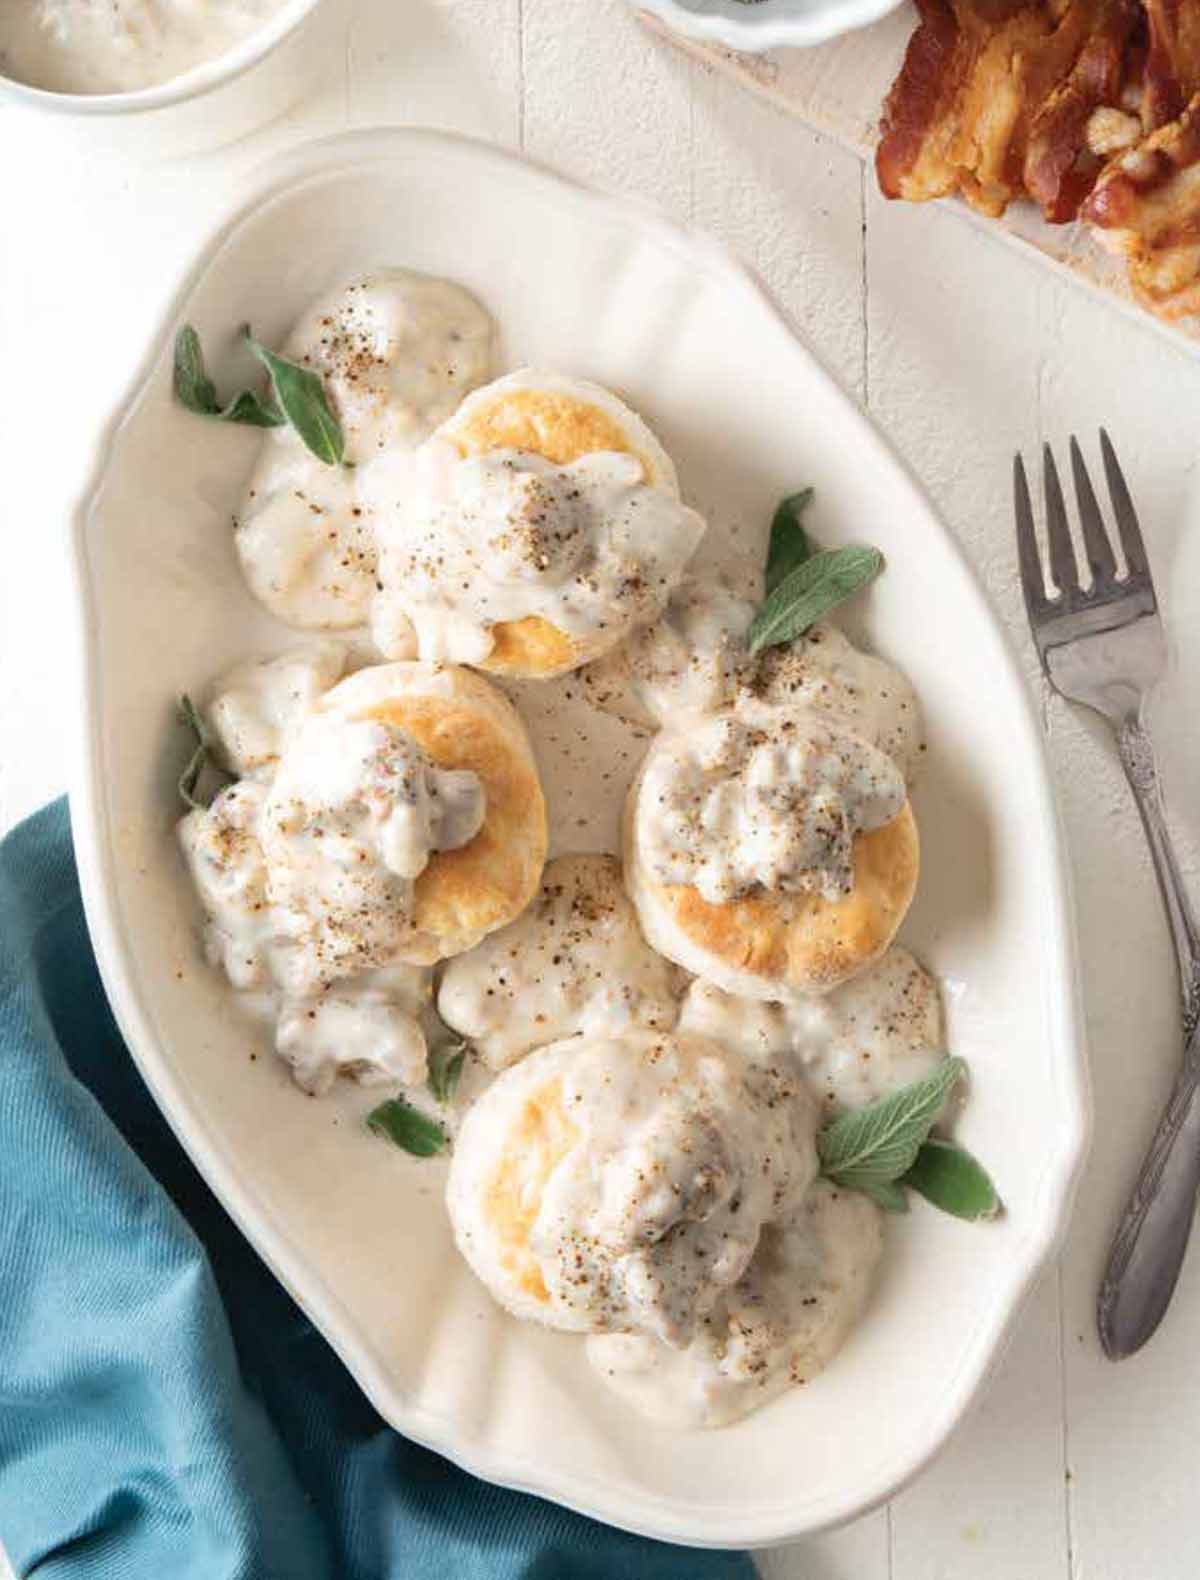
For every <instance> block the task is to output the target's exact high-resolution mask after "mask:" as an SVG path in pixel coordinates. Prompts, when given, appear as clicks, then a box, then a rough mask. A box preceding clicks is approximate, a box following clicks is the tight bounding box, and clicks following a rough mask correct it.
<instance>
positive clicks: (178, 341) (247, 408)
mask: <svg viewBox="0 0 1200 1580" xmlns="http://www.w3.org/2000/svg"><path fill="white" fill-rule="evenodd" d="M242 335H243V337H244V339H245V341H246V345H247V346H248V347H249V349H250V351H251V352H252V353H253V355H254V356H255V357H256V358H257V359H258V361H259V362H261V363H262V365H263V366H264V367H265V368H266V370H267V373H268V375H269V377H270V380H271V396H270V398H269V399H266V400H264V399H263V398H262V397H261V396H259V395H256V394H255V393H254V392H253V390H240V391H239V392H238V393H237V394H236V395H234V396H233V398H232V399H231V400H229V401H226V402H225V403H224V404H222V403H221V401H220V400H219V399H218V396H217V389H216V385H215V384H214V383H213V381H212V379H211V378H210V377H209V376H208V370H207V368H206V367H205V363H204V352H203V350H202V349H201V345H200V337H199V335H198V334H197V333H196V331H195V329H193V327H192V326H191V324H184V325H183V327H182V328H181V329H180V330H179V333H178V334H177V335H176V336H175V362H174V387H175V398H176V400H178V401H179V403H180V405H182V406H185V407H186V408H187V409H188V411H193V412H196V413H198V414H199V415H200V416H202V417H215V418H216V419H217V420H218V421H220V422H236V423H248V424H250V425H251V426H253V427H256V428H279V427H282V426H283V424H284V423H290V424H291V426H292V427H293V428H294V429H295V431H296V433H297V434H298V435H299V436H300V438H301V439H302V440H303V442H304V444H305V445H306V446H307V447H308V449H309V450H310V451H311V452H312V453H313V455H315V456H316V457H317V459H318V460H319V461H324V462H325V464H326V465H327V466H338V465H341V464H342V462H343V461H344V459H345V453H346V440H345V435H344V434H343V433H342V428H341V424H340V423H339V422H338V420H337V417H336V416H335V415H334V412H333V409H332V408H331V406H330V404H329V399H328V397H327V396H326V394H325V386H324V384H323V383H322V382H321V379H320V377H319V376H318V375H317V374H316V373H314V372H313V371H312V369H311V368H306V367H302V366H301V365H300V363H298V362H291V361H289V360H288V358H287V357H281V356H279V355H278V354H277V353H276V352H274V351H270V350H268V349H267V347H266V346H264V345H263V344H262V343H261V341H258V340H256V339H255V338H254V336H253V335H252V334H251V332H250V326H249V325H248V324H247V325H246V326H245V327H244V328H243V330H242Z"/></svg>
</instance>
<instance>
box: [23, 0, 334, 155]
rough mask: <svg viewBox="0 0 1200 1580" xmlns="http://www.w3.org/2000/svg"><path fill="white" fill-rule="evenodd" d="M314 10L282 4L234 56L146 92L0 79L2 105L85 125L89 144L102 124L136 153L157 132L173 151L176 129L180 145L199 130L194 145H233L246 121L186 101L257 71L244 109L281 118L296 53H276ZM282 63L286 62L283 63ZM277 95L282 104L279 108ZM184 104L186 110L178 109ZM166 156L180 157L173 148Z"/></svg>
mask: <svg viewBox="0 0 1200 1580" xmlns="http://www.w3.org/2000/svg"><path fill="white" fill-rule="evenodd" d="M320 4H321V0H287V4H285V5H283V6H281V7H280V9H279V10H278V11H277V12H276V13H275V15H274V16H272V17H270V18H268V19H267V21H265V22H264V23H263V25H262V27H260V28H257V29H256V30H255V31H254V32H253V33H251V34H249V35H248V36H247V37H246V38H244V39H242V41H241V42H240V43H239V44H236V45H235V46H234V47H233V48H232V49H227V50H225V51H224V52H223V53H222V54H220V55H215V56H214V57H213V58H212V59H211V60H206V61H202V62H201V63H200V65H198V66H196V67H194V68H193V69H192V70H191V71H187V72H184V73H183V74H182V75H181V76H178V77H171V78H169V79H168V80H167V81H166V82H159V83H155V84H154V85H153V86H152V87H148V88H138V89H136V90H134V91H132V92H128V93H59V92H56V91H53V90H51V89H49V88H37V87H34V86H33V85H32V84H30V83H27V82H18V81H17V79H16V78H15V77H7V76H4V75H3V74H2V73H0V98H5V99H9V100H12V101H13V102H14V103H16V104H18V105H20V106H22V107H23V108H24V109H26V110H31V111H34V112H43V113H48V114H50V115H55V116H59V117H61V118H63V119H64V120H65V121H70V120H71V119H75V120H76V121H77V122H80V123H86V125H87V127H88V130H89V137H90V136H91V135H92V134H93V133H95V132H96V131H97V130H98V129H99V126H100V125H101V124H102V123H105V122H107V123H108V124H109V125H110V126H111V127H113V128H114V130H115V128H116V127H117V126H118V125H120V126H123V127H124V128H125V129H126V131H128V132H129V133H131V134H132V135H134V136H136V138H137V142H136V144H135V145H134V146H137V147H139V148H144V147H145V145H146V143H147V142H148V143H149V144H150V145H151V147H152V149H153V148H156V146H157V143H158V135H157V134H158V130H159V128H163V129H165V130H166V131H167V132H168V134H169V141H170V142H171V144H172V145H175V144H176V143H178V142H179V140H180V139H179V136H178V133H179V131H180V130H181V129H182V130H183V138H182V141H183V143H184V145H185V146H190V145H191V144H192V143H193V142H194V141H196V137H195V135H194V133H195V131H200V133H201V136H200V140H201V141H204V142H208V143H211V142H213V141H215V137H216V136H219V137H220V140H221V141H228V140H232V138H233V137H235V136H238V135H241V133H242V132H244V131H248V130H250V129H251V126H250V125H242V124H241V122H242V120H244V119H245V117H240V116H239V117H234V120H233V121H232V122H231V121H228V120H227V119H226V117H225V115H224V109H223V108H222V112H221V113H220V114H219V115H218V114H215V113H214V107H213V105H212V103H211V101H210V102H208V103H206V104H205V105H204V106H203V107H200V106H197V105H193V104H192V103H191V101H194V100H198V99H202V98H206V97H207V96H208V95H210V94H212V93H213V92H214V90H216V89H220V88H226V87H227V86H228V85H230V84H232V83H234V82H235V80H236V79H238V78H240V77H242V76H243V75H244V74H245V73H247V72H250V71H251V70H252V69H253V68H255V67H260V66H261V67H263V69H261V70H256V71H254V77H253V89H254V91H253V93H249V92H246V93H239V94H238V96H237V97H238V100H239V101H241V100H245V101H246V102H247V103H249V101H250V100H251V99H253V100H255V101H256V108H255V110H254V113H253V115H252V116H251V118H250V119H251V123H252V124H253V123H258V124H261V123H263V122H265V121H267V120H269V119H271V118H272V117H273V116H274V115H277V114H279V113H281V112H282V111H283V110H284V109H286V108H287V95H288V92H289V89H293V88H294V85H295V81H296V76H297V74H296V71H295V57H296V54H297V51H296V50H295V49H289V50H287V51H283V50H280V46H281V45H282V44H284V43H285V41H291V40H293V38H294V37H296V38H297V40H298V35H299V33H300V31H301V29H302V26H303V24H304V23H305V22H306V21H307V20H308V18H309V17H310V16H311V14H312V13H313V12H314V11H315V10H316V9H317V8H318V7H319V6H320ZM277 52H278V53H277ZM268 56H271V57H273V58H272V60H271V62H270V69H269V70H268V69H267V68H266V62H267V57H268ZM285 56H289V57H291V58H290V59H284V58H283V57H285ZM281 94H282V95H283V102H280V96H281ZM293 96H294V93H293ZM226 97H229V95H222V98H223V99H224V98H226ZM185 105H189V106H190V108H188V109H184V106H185ZM156 112H159V113H156ZM162 112H168V113H162ZM217 122H220V130H219V132H218V131H217V128H216V125H215V123H217ZM231 126H232V130H230V127H231ZM170 134H174V135H170ZM214 134H215V135H214ZM118 135H119V134H118ZM167 151H170V152H175V151H181V150H179V149H177V148H176V147H175V146H172V147H171V148H170V149H169V150H167Z"/></svg>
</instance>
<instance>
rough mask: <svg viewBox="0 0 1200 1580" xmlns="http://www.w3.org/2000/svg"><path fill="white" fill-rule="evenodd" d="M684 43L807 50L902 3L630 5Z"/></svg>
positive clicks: (648, 0)
mask: <svg viewBox="0 0 1200 1580" xmlns="http://www.w3.org/2000/svg"><path fill="white" fill-rule="evenodd" d="M632 3H633V5H634V6H635V7H636V8H637V9H638V10H640V11H650V12H653V14H654V15H655V16H657V17H661V18H662V20H663V21H664V22H665V23H666V24H667V26H668V27H669V28H672V29H673V30H674V31H675V32H676V33H681V34H683V36H684V37H685V38H695V39H700V40H701V41H703V42H704V43H707V44H723V45H724V46H725V48H726V49H736V50H741V51H742V52H743V53H745V54H750V55H758V54H761V53H762V52H763V51H764V50H767V49H787V48H793V49H799V48H809V47H810V46H811V45H813V44H824V43H826V42H828V40H829V39H831V38H837V37H838V36H839V35H840V34H842V33H850V32H852V31H853V30H854V29H855V28H859V27H867V26H869V25H870V24H871V23H872V22H878V21H879V18H880V17H882V16H887V14H888V12H889V11H895V10H896V8H897V7H898V6H899V5H901V4H902V3H903V0H632Z"/></svg>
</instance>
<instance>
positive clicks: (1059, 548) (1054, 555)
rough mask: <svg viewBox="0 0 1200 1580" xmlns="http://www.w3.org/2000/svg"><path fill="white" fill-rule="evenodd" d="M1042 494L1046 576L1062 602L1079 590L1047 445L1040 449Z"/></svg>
mask: <svg viewBox="0 0 1200 1580" xmlns="http://www.w3.org/2000/svg"><path fill="white" fill-rule="evenodd" d="M1042 490H1043V492H1044V493H1045V496H1046V541H1047V543H1048V544H1049V545H1050V575H1051V577H1052V578H1053V581H1054V585H1055V586H1056V587H1057V588H1058V591H1059V593H1060V594H1061V595H1062V597H1063V599H1064V600H1067V599H1070V597H1071V595H1072V594H1073V593H1074V592H1076V591H1077V590H1078V587H1079V567H1078V566H1077V565H1076V563H1075V549H1074V547H1073V545H1072V543H1071V529H1070V527H1069V526H1068V525H1067V507H1066V505H1065V503H1064V502H1063V494H1062V484H1061V483H1060V482H1059V480H1058V468H1057V467H1056V466H1055V464H1054V452H1053V451H1052V450H1051V448H1050V446H1049V445H1048V444H1044V445H1043V446H1042Z"/></svg>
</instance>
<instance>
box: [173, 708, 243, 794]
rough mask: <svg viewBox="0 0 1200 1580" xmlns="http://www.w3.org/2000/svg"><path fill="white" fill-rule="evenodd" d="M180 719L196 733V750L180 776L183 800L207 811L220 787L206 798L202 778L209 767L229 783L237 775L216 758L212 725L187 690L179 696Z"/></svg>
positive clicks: (180, 792)
mask: <svg viewBox="0 0 1200 1580" xmlns="http://www.w3.org/2000/svg"><path fill="white" fill-rule="evenodd" d="M177 716H178V719H179V722H180V724H182V725H184V726H186V728H187V729H189V730H190V731H191V734H192V754H191V756H190V757H189V758H188V760H187V767H186V768H185V769H184V770H183V772H182V773H181V774H180V776H179V781H178V783H179V794H180V797H181V799H182V800H183V801H185V802H186V803H187V805H188V806H190V807H191V808H192V810H193V811H201V812H203V811H204V810H206V809H207V808H208V807H210V806H211V805H212V802H213V796H215V795H216V793H217V792H216V791H215V790H214V791H213V794H212V795H210V796H209V797H208V799H207V800H205V798H204V796H203V794H202V793H201V789H200V785H201V780H202V779H203V778H204V771H205V769H206V768H208V769H211V770H212V771H213V772H215V773H217V774H219V775H220V776H221V777H222V778H223V779H224V780H225V781H226V783H231V782H232V780H233V775H232V774H229V773H226V771H225V770H224V769H223V768H222V767H220V766H219V764H217V763H216V762H214V761H213V742H212V736H211V735H210V734H209V730H208V725H207V724H206V723H205V722H204V715H203V714H202V713H201V712H200V710H199V708H197V706H196V704H195V703H194V702H193V701H192V699H191V698H190V697H189V696H188V694H187V693H186V692H184V694H183V695H182V696H181V697H180V699H179V711H178V715H177Z"/></svg>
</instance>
